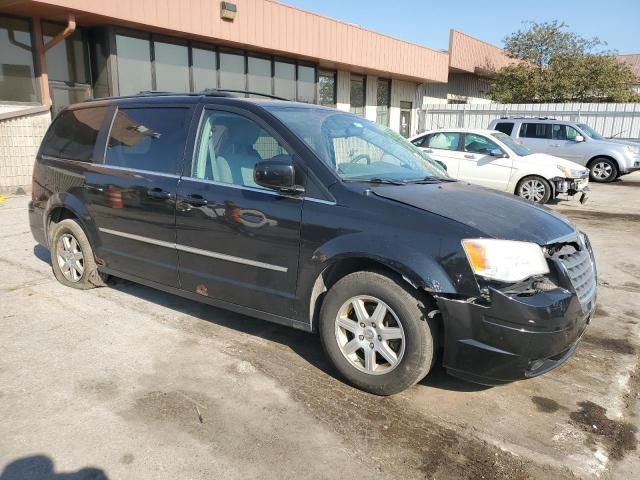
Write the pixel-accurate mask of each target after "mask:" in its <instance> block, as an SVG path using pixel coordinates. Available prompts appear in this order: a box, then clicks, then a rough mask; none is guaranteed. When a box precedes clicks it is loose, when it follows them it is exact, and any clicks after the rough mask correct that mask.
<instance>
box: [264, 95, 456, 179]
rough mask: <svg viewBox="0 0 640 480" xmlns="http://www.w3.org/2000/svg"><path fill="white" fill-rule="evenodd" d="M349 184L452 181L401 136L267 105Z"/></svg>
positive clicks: (336, 115)
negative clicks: (364, 182)
mask: <svg viewBox="0 0 640 480" xmlns="http://www.w3.org/2000/svg"><path fill="white" fill-rule="evenodd" d="M265 108H266V109H267V110H269V112H271V113H272V114H273V115H275V116H276V117H277V118H278V119H279V120H280V121H282V122H283V123H284V124H285V125H286V126H287V127H288V128H289V129H290V130H291V131H293V132H294V133H295V134H296V135H297V136H298V137H300V138H301V139H302V140H303V141H304V142H305V143H306V144H307V145H308V146H309V147H310V148H311V150H313V151H314V152H315V153H316V154H317V155H318V157H320V159H321V160H322V161H323V162H324V163H325V164H327V165H328V166H329V168H331V169H332V170H334V171H335V172H336V173H337V174H338V175H339V176H340V178H342V179H343V180H346V181H374V182H375V181H394V182H410V181H418V180H425V179H435V180H438V179H441V180H449V177H448V176H447V173H446V172H445V170H444V169H443V168H442V167H441V166H440V165H438V164H437V163H436V162H435V161H434V160H432V159H431V158H429V157H428V156H427V154H425V153H423V152H422V150H420V149H419V148H417V147H415V146H413V145H412V144H411V143H410V142H409V141H407V140H406V139H405V138H403V137H401V136H400V135H398V134H397V133H395V132H393V131H391V130H389V129H387V128H384V127H381V126H380V125H377V124H375V123H373V122H370V121H368V120H365V119H363V118H360V117H357V116H355V115H353V114H350V113H345V112H340V111H337V110H332V109H328V108H313V107H301V106H295V105H290V106H279V105H278V106H267V107H265Z"/></svg>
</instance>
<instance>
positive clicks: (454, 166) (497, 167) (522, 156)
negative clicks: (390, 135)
mask: <svg viewBox="0 0 640 480" xmlns="http://www.w3.org/2000/svg"><path fill="white" fill-rule="evenodd" d="M411 142H412V143H413V144H414V145H415V146H416V147H419V148H421V149H422V150H423V151H424V152H425V153H427V154H428V155H429V156H430V157H431V158H433V159H434V160H437V161H439V162H441V163H443V164H444V165H446V168H447V172H448V173H449V175H451V176H452V177H453V178H458V179H460V180H464V181H467V182H469V183H474V184H477V185H482V186H484V187H489V188H494V189H496V190H502V191H505V192H510V193H514V194H516V195H519V196H520V197H522V198H525V199H527V200H530V201H532V202H536V203H546V202H548V201H549V200H551V199H554V198H556V197H557V196H558V195H559V194H561V193H562V194H567V195H571V196H573V195H575V194H576V193H582V195H581V201H582V202H584V201H585V200H586V191H587V190H588V188H587V184H588V183H589V170H587V169H586V168H584V167H582V166H581V165H578V164H576V163H573V162H570V161H568V160H564V159H562V158H557V157H552V156H551V155H545V154H540V153H533V152H531V151H530V150H529V149H528V148H527V147H525V146H523V145H520V144H519V143H517V142H515V141H514V140H513V139H512V138H511V137H509V135H506V134H504V133H502V132H498V131H495V130H472V129H443V130H432V131H429V132H424V133H421V134H420V135H417V136H415V137H413V138H412V139H411Z"/></svg>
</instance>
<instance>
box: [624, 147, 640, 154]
mask: <svg viewBox="0 0 640 480" xmlns="http://www.w3.org/2000/svg"><path fill="white" fill-rule="evenodd" d="M626 147H627V151H628V152H629V153H632V154H634V155H640V146H637V147H636V146H635V145H626Z"/></svg>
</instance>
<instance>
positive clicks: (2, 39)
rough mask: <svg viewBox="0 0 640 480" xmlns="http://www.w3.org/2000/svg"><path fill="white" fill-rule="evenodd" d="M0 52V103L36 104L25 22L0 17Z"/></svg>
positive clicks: (27, 22)
mask: <svg viewBox="0 0 640 480" xmlns="http://www.w3.org/2000/svg"><path fill="white" fill-rule="evenodd" d="M0 52H2V54H0V100H7V101H10V102H31V103H35V102H38V101H39V100H40V98H39V95H38V88H37V83H36V77H35V68H34V57H33V48H32V43H31V23H30V22H29V21H28V20H22V19H17V18H10V17H0Z"/></svg>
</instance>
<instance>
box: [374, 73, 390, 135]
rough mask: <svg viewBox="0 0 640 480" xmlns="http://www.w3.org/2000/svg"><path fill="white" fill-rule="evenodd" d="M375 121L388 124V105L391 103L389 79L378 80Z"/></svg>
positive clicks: (386, 125)
mask: <svg viewBox="0 0 640 480" xmlns="http://www.w3.org/2000/svg"><path fill="white" fill-rule="evenodd" d="M376 97H377V104H376V105H377V106H376V123H379V124H380V125H384V126H385V127H388V126H389V106H390V105H391V80H378V91H377V95H376Z"/></svg>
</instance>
